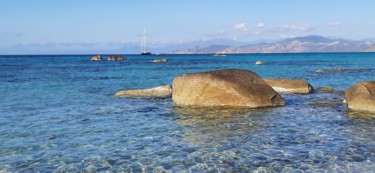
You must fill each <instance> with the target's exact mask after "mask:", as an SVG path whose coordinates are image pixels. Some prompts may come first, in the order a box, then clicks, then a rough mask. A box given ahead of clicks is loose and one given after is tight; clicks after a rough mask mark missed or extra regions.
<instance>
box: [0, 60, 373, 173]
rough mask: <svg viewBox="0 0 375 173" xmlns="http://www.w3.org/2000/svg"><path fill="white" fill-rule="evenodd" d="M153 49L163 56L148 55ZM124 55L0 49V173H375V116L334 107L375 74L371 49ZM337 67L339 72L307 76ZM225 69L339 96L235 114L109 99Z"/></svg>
mask: <svg viewBox="0 0 375 173" xmlns="http://www.w3.org/2000/svg"><path fill="white" fill-rule="evenodd" d="M156 57H166V58H168V59H169V62H168V63H166V64H155V63H149V62H148V61H149V60H150V59H154V58H156ZM126 58H127V60H126V61H102V62H92V61H90V56H0V172H85V171H86V172H153V171H154V172H157V171H172V172H322V171H328V172H335V171H336V172H372V171H373V170H375V118H374V117H375V115H373V114H368V113H361V112H359V113H358V112H350V111H348V110H347V109H346V106H345V105H344V104H343V103H342V99H343V92H342V91H344V90H345V89H347V88H348V87H350V86H352V85H354V84H355V83H356V82H360V81H366V80H375V77H374V74H375V54H374V53H343V54H341V53H331V54H251V55H228V56H226V57H214V56H209V55H179V56H177V55H175V56H173V55H165V56H135V55H133V56H131V55H128V56H126ZM256 60H262V61H264V62H265V64H266V65H261V66H260V65H255V64H254V61H256ZM334 67H341V68H343V69H344V71H342V72H329V73H315V70H317V69H332V68H334ZM223 68H242V69H249V70H252V71H254V72H256V73H258V74H259V75H260V76H261V77H283V78H292V79H304V80H306V81H308V82H310V83H311V84H312V85H313V86H314V87H315V88H317V87H319V86H333V87H334V88H335V90H336V92H333V93H327V92H321V91H318V92H315V93H313V94H309V95H283V97H284V98H285V99H286V101H287V103H286V106H285V107H279V108H270V109H239V110H234V109H233V110H231V109H182V108H175V107H173V104H172V102H171V99H169V98H167V99H140V98H135V99H134V98H133V99H131V98H117V97H113V94H114V93H115V92H116V91H118V90H122V89H134V88H149V87H155V86H160V85H164V84H169V83H171V82H172V80H173V78H174V77H175V76H177V75H181V74H183V73H188V72H200V71H208V70H214V69H223Z"/></svg>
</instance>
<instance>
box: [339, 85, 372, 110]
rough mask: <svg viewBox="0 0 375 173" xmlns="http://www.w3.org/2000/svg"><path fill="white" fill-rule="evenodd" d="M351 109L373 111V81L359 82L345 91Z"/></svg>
mask: <svg viewBox="0 0 375 173" xmlns="http://www.w3.org/2000/svg"><path fill="white" fill-rule="evenodd" d="M345 100H346V103H347V104H348V108H349V109H351V110H360V111H370V112H375V81H367V82H359V83H357V84H356V85H354V86H353V87H351V88H349V89H347V90H346V91H345Z"/></svg>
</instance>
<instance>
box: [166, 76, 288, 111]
mask: <svg viewBox="0 0 375 173" xmlns="http://www.w3.org/2000/svg"><path fill="white" fill-rule="evenodd" d="M172 100H173V103H174V104H175V105H176V106H193V107H210V106H220V107H247V108H258V107H273V106H283V105H285V100H284V99H283V98H282V97H281V96H280V95H279V94H278V93H277V92H276V91H275V90H273V89H272V88H271V87H270V86H269V85H268V84H267V83H266V82H264V80H263V79H261V78H260V77H259V76H258V75H257V74H256V73H254V72H251V71H248V70H241V69H226V70H217V71H209V72H202V73H190V74H184V75H182V76H177V77H176V78H175V79H174V80H173V91H172Z"/></svg>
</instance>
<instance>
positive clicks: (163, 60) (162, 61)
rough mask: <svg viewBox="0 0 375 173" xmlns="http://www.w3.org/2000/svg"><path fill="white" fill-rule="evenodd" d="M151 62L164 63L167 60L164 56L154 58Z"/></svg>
mask: <svg viewBox="0 0 375 173" xmlns="http://www.w3.org/2000/svg"><path fill="white" fill-rule="evenodd" d="M151 62H155V63H166V62H168V59H166V58H161V59H154V60H151Z"/></svg>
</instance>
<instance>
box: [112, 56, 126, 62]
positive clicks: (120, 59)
mask: <svg viewBox="0 0 375 173" xmlns="http://www.w3.org/2000/svg"><path fill="white" fill-rule="evenodd" d="M123 60H125V57H123V56H119V55H111V56H108V61H123Z"/></svg>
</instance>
